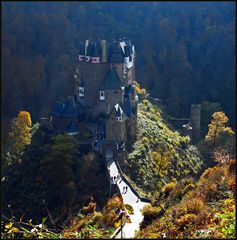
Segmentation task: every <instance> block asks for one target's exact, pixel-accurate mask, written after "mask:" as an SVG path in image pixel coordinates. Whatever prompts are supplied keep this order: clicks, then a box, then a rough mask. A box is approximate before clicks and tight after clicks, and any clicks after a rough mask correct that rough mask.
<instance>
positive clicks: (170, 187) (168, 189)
mask: <svg viewBox="0 0 237 240" xmlns="http://www.w3.org/2000/svg"><path fill="white" fill-rule="evenodd" d="M175 187H176V183H174V182H170V183H167V184H166V185H165V186H164V187H163V188H162V192H163V193H164V194H165V195H166V196H167V195H168V194H169V193H170V192H171V191H172V190H173V189H174V188H175Z"/></svg>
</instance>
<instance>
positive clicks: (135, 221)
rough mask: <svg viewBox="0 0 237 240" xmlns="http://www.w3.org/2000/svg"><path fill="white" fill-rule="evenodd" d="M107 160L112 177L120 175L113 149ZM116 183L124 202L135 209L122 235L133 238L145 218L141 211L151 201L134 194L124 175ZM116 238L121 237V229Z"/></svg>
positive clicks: (108, 153)
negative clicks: (125, 189) (143, 199)
mask: <svg viewBox="0 0 237 240" xmlns="http://www.w3.org/2000/svg"><path fill="white" fill-rule="evenodd" d="M106 161H107V168H108V172H109V175H110V177H114V176H115V177H117V176H118V175H120V173H119V171H118V167H117V165H116V163H115V161H114V158H113V153H112V151H108V152H106ZM116 184H117V186H118V188H119V191H120V193H121V195H122V198H123V202H124V204H130V205H131V206H132V207H133V210H134V214H132V215H129V216H130V219H131V223H125V225H124V226H123V228H122V237H123V238H133V237H134V235H135V232H136V231H138V230H139V224H140V223H141V222H142V220H143V215H142V213H141V210H142V209H143V207H144V206H145V205H146V204H149V203H147V202H143V201H141V199H140V198H138V197H137V196H136V195H135V194H134V192H133V191H132V190H131V188H130V187H129V185H127V184H126V182H125V181H124V180H123V177H122V176H121V178H120V179H119V180H118V181H117V182H116ZM125 186H127V192H126V193H125V194H123V190H124V187H125ZM115 238H121V230H120V231H119V232H118V233H117V234H116V236H115Z"/></svg>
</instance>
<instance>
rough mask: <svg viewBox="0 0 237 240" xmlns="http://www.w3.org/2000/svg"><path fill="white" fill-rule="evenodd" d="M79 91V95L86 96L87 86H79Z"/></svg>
mask: <svg viewBox="0 0 237 240" xmlns="http://www.w3.org/2000/svg"><path fill="white" fill-rule="evenodd" d="M78 93H79V97H84V96H85V88H84V87H79V88H78Z"/></svg>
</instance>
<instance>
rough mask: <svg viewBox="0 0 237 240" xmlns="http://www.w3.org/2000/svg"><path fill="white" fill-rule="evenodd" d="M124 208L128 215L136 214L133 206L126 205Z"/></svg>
mask: <svg viewBox="0 0 237 240" xmlns="http://www.w3.org/2000/svg"><path fill="white" fill-rule="evenodd" d="M124 207H125V208H126V210H127V211H128V214H134V210H133V207H132V206H131V205H129V204H125V205H124Z"/></svg>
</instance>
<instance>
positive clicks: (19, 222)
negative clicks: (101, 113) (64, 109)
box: [1, 2, 236, 239]
mask: <svg viewBox="0 0 237 240" xmlns="http://www.w3.org/2000/svg"><path fill="white" fill-rule="evenodd" d="M2 13H3V17H2V76H1V77H2V91H1V96H2V98H1V100H2V112H1V113H2V115H1V116H2V117H1V124H2V125H1V129H2V136H1V137H2V154H1V163H2V171H1V185H2V193H3V194H2V216H1V238H3V239H12V238H28V239H32V238H34V239H35V238H53V239H56V238H74V239H78V238H100V239H101V238H106V239H108V238H114V237H118V236H119V235H118V231H117V230H118V229H120V228H121V234H122V226H123V217H124V218H125V219H124V220H125V221H124V226H125V227H124V228H126V225H127V227H128V228H129V227H130V226H132V225H133V221H134V218H132V215H134V216H139V215H138V213H137V212H139V214H140V215H141V216H142V219H141V221H140V222H139V225H137V228H136V230H137V231H136V234H135V232H134V235H133V237H134V238H142V239H143V238H187V239H188V238H210V239H211V238H219V239H221V238H226V239H230V238H233V239H235V238H236V233H235V229H236V217H235V213H236V210H235V209H236V207H235V200H236V173H235V172H236V153H235V152H236V146H235V145H236V142H235V128H236V125H235V120H236V116H235V114H236V112H235V97H236V96H235V94H236V92H235V84H236V83H235V81H236V77H235V74H236V72H235V71H236V69H235V64H236V62H235V61H236V60H235V57H236V56H235V50H236V49H235V34H236V33H235V29H234V27H235V21H236V19H235V3H231V2H149V3H145V2H113V3H112V2H70V3H67V2H57V3H56V2H15V3H10V2H8V3H6V2H5V3H3V4H2ZM125 36H126V38H128V39H130V40H131V42H132V43H133V44H134V45H135V50H136V61H135V63H136V71H135V72H136V77H135V79H133V80H134V81H135V82H136V85H135V86H134V88H133V89H134V90H135V89H136V91H134V95H135V94H136V98H135V97H134V98H135V99H136V111H135V112H136V113H135V117H136V119H134V120H136V132H135V133H136V134H135V135H136V136H135V137H136V138H134V139H133V140H131V139H128V141H126V140H125V141H124V142H123V144H122V145H121V146H119V145H118V144H117V140H116V141H115V142H116V145H115V149H116V150H113V151H112V153H113V154H115V153H116V154H117V155H116V157H115V156H113V157H111V158H109V157H108V158H107V152H105V153H103V151H104V149H103V147H104V146H105V147H106V144H104V145H103V144H102V145H101V148H100V147H99V146H98V148H96V146H97V145H96V144H97V143H98V141H97V140H98V139H97V138H96V137H95V136H97V130H98V129H97V126H96V128H95V129H96V135H93V134H92V130H90V128H91V126H86V125H87V124H88V122H87V121H88V119H86V120H85V121H82V120H79V119H77V121H79V123H80V129H79V130H78V131H77V132H76V133H75V132H74V133H73V134H71V132H69V131H66V132H65V131H59V132H58V131H55V126H54V125H53V124H52V122H53V121H52V119H51V120H48V119H46V118H45V119H44V120H43V121H41V124H39V121H40V118H41V117H48V115H49V113H50V111H51V108H52V105H53V103H54V102H55V101H56V100H57V99H63V98H66V97H67V96H68V95H73V94H74V88H75V80H74V73H75V67H76V65H77V64H78V51H79V43H80V41H84V40H86V39H106V40H108V41H110V40H113V39H115V38H116V39H118V38H123V37H125ZM191 104H201V120H200V121H201V134H200V137H198V138H197V139H196V138H194V135H193V134H192V133H193V130H194V129H193V130H192V128H191V130H192V133H191V131H190V129H189V130H188V128H187V129H180V128H178V127H177V126H176V125H175V124H173V123H174V122H172V119H173V120H174V121H175V120H177V118H178V119H179V118H182V119H183V118H184V119H183V120H185V121H186V120H187V118H189V116H190V105H191ZM116 105H117V104H116ZM116 105H115V106H116ZM121 109H122V108H121ZM116 111H117V110H116ZM101 119H102V117H100V118H99V120H100V121H101ZM121 119H122V118H120V121H121ZM116 120H117V119H116ZM179 120H180V119H179ZM127 123H128V122H127ZM88 125H89V124H88ZM187 125H188V124H187ZM193 126H194V125H193ZM92 127H93V126H92ZM128 128H130V130H131V128H132V127H131V126H130V127H128ZM74 131H75V130H74ZM106 131H107V130H105V132H106ZM98 132H99V131H98ZM128 133H129V131H128ZM103 135H104V133H103V134H102V135H101V136H102V140H108V139H107V138H103ZM112 137H114V135H113V136H112ZM109 140H110V141H111V139H109ZM113 140H114V139H112V141H113ZM105 142H106V141H105ZM108 146H110V145H108ZM122 146H124V147H122ZM109 150H111V148H110V149H109ZM110 153H111V152H110ZM121 156H124V157H121ZM115 163H116V164H115ZM113 164H114V165H113ZM112 165H113V166H117V167H118V168H119V169H120V171H118V172H116V176H113V175H112V174H111V172H112V171H113V168H112V167H111V166H112ZM117 167H116V169H117ZM118 173H119V175H117V174H118ZM111 176H113V177H111ZM117 177H120V178H121V180H118V179H119V178H118V179H117V180H116V178H117ZM111 178H112V179H111ZM115 180H116V181H117V182H116V181H115ZM118 182H119V183H121V182H122V183H124V182H127V183H128V185H126V186H129V189H130V190H129V191H130V193H131V191H132V189H133V192H134V193H136V195H134V196H135V197H136V203H135V200H134V199H132V201H131V205H130V202H129V204H127V203H126V202H125V196H126V197H127V195H125V193H126V191H128V190H126V187H125V186H124V191H125V192H124V191H123V192H122V190H121V188H119V183H118ZM123 194H124V195H123ZM127 198H128V199H129V197H127ZM129 200H131V195H130V199H129ZM144 201H145V202H146V205H142V208H141V209H137V208H136V207H137V206H138V205H139V204H141V203H142V204H143V203H144ZM144 206H145V207H144ZM140 210H142V211H140ZM121 212H123V213H121ZM123 214H124V215H123ZM131 219H132V220H131ZM130 223H132V224H131V225H129V224H130ZM130 228H132V227H130ZM116 232H117V233H116ZM115 233H116V234H117V235H115ZM112 236H113V237H112Z"/></svg>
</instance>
